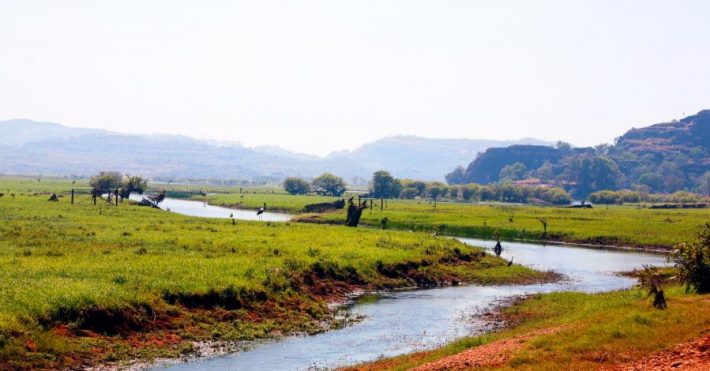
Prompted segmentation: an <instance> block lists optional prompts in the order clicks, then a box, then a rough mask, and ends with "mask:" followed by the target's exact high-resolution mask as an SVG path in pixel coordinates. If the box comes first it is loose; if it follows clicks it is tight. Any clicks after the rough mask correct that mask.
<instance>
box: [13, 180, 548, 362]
mask: <svg viewBox="0 0 710 371" xmlns="http://www.w3.org/2000/svg"><path fill="white" fill-rule="evenodd" d="M40 183H42V182H40ZM65 185H66V184H62V185H60V186H61V187H63V186H65ZM3 186H5V187H8V188H9V187H12V186H14V187H18V188H25V187H26V186H27V185H26V184H23V183H21V182H20V184H14V185H9V184H2V185H0V188H2V187H3ZM60 186H57V187H60ZM47 189H50V188H47ZM35 192H36V190H33V192H31V193H30V192H29V191H28V192H27V194H18V196H17V197H16V198H14V199H11V198H7V197H3V198H0V364H9V365H12V366H17V367H34V366H41V367H74V366H77V364H94V363H96V362H109V361H113V360H120V359H126V358H132V357H148V358H150V357H153V356H156V355H167V356H177V355H179V354H180V352H182V351H183V350H184V349H185V348H184V346H185V344H186V342H189V341H191V340H204V339H219V340H244V339H251V338H255V337H268V336H271V335H270V334H272V332H274V331H277V332H280V333H289V332H306V333H309V332H317V331H322V321H323V320H327V319H328V318H330V317H329V316H330V312H329V311H328V309H327V306H326V305H325V304H326V301H327V300H330V299H333V298H337V297H338V296H339V295H343V294H345V293H347V292H349V291H350V290H352V287H355V286H358V287H362V288H370V289H377V288H391V287H401V286H415V285H419V284H422V285H429V284H432V283H451V282H453V281H456V282H480V283H504V282H530V281H536V280H544V279H549V278H550V277H549V276H548V275H546V274H543V273H538V272H535V271H532V270H530V269H527V268H523V267H519V266H515V267H506V266H505V262H504V261H502V260H500V259H497V258H494V257H490V256H485V255H484V254H483V253H482V252H481V250H479V249H477V248H472V247H469V246H467V245H464V244H462V243H460V242H457V241H454V240H450V239H446V238H433V237H430V236H429V235H427V234H423V233H409V232H397V231H381V230H371V229H352V228H346V227H341V226H323V225H313V224H300V223H260V222H240V223H238V224H237V225H233V224H232V223H231V222H230V221H229V220H224V219H204V218H192V217H186V216H182V215H177V214H174V213H168V212H164V211H161V210H156V209H150V208H143V207H138V206H131V205H129V204H128V203H124V204H121V205H119V206H112V205H109V204H107V203H103V202H100V203H99V204H98V205H96V206H93V205H91V204H89V203H83V204H75V205H70V204H69V200H68V199H67V198H66V197H64V198H60V201H59V202H47V201H46V197H45V196H44V195H32V194H34V193H35ZM23 193H24V192H23ZM462 256H468V257H469V258H468V260H462V258H461V257H462ZM383 272H387V274H385V273H383ZM393 272H394V273H393ZM220 318H223V319H220ZM161 334H162V335H161ZM166 334H171V335H177V336H178V339H179V341H178V340H176V341H174V342H173V343H165V340H163V338H164V337H165V335H166ZM152 335H155V336H157V337H158V338H159V339H157V340H156V339H153V340H150V339H151V336H152ZM168 338H169V337H168ZM131 339H132V340H131ZM136 342H138V344H142V345H137V344H136ZM146 342H147V343H146ZM146 344H148V345H146Z"/></svg>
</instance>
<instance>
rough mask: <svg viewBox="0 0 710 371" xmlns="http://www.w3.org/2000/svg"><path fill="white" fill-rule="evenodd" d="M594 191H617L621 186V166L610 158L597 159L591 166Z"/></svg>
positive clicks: (601, 157) (600, 157)
mask: <svg viewBox="0 0 710 371" xmlns="http://www.w3.org/2000/svg"><path fill="white" fill-rule="evenodd" d="M591 171H592V177H593V179H594V183H593V189H594V190H598V189H617V188H618V187H619V185H620V184H621V176H622V175H621V171H620V170H619V166H618V165H617V164H616V162H614V161H613V160H612V159H610V158H608V157H603V156H599V157H595V158H594V159H593V160H592V164H591Z"/></svg>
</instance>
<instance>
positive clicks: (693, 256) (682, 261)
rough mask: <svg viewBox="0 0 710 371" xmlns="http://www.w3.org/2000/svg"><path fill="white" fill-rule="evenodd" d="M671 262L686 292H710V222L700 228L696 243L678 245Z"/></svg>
mask: <svg viewBox="0 0 710 371" xmlns="http://www.w3.org/2000/svg"><path fill="white" fill-rule="evenodd" d="M669 260H671V261H673V262H674V263H675V266H676V267H677V268H678V269H679V271H680V279H681V280H682V281H683V282H684V283H685V284H686V290H690V289H691V288H693V289H695V290H696V291H697V292H698V293H708V292H710V222H706V223H705V225H703V226H702V227H701V228H700V231H699V232H698V237H697V238H696V239H695V241H692V242H687V243H681V244H678V245H677V246H676V247H675V249H674V250H673V254H672V255H671V257H670V258H669Z"/></svg>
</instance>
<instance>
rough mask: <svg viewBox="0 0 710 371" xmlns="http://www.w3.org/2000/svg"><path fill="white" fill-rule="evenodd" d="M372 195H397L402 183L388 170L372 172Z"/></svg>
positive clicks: (381, 196)
mask: <svg viewBox="0 0 710 371" xmlns="http://www.w3.org/2000/svg"><path fill="white" fill-rule="evenodd" d="M371 192H372V196H373V197H376V198H393V197H398V196H399V194H400V192H402V185H401V184H400V183H399V180H397V179H395V178H394V177H393V176H392V175H390V173H389V172H387V171H384V170H380V171H376V172H375V173H374V174H372V190H371Z"/></svg>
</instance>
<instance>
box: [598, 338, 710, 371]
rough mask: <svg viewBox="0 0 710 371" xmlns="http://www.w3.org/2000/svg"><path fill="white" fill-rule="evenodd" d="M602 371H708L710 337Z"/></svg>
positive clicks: (709, 366) (709, 364)
mask: <svg viewBox="0 0 710 371" xmlns="http://www.w3.org/2000/svg"><path fill="white" fill-rule="evenodd" d="M604 370H610V371H611V370H613V371H622V370H623V371H632V370H633V371H636V370H710V335H705V336H703V337H701V338H699V339H695V340H693V341H690V342H687V343H682V344H679V345H678V346H676V347H675V348H674V349H673V350H666V351H661V352H656V353H653V354H650V355H649V356H647V357H644V358H641V359H637V360H634V361H631V362H628V363H622V364H616V365H613V366H610V367H605V368H604Z"/></svg>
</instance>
